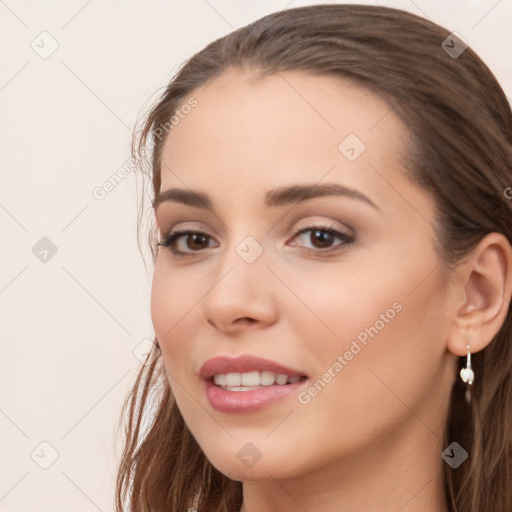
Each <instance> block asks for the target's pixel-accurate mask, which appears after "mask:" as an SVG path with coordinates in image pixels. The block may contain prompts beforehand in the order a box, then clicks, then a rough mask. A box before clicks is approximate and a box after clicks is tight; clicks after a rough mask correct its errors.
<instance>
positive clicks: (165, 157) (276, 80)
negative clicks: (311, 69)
mask: <svg viewBox="0 0 512 512" xmlns="http://www.w3.org/2000/svg"><path fill="white" fill-rule="evenodd" d="M190 96H192V97H193V98H194V99H195V100H196V102H197V105H196V106H195V107H194V108H193V109H187V112H188V113H187V114H184V115H182V116H181V117H180V121H179V123H177V124H176V125H175V126H174V127H173V129H172V130H171V132H170V133H169V135H168V137H167V140H166V142H165V145H164V148H163V153H162V169H161V173H162V184H161V189H162V190H165V189H167V188H169V187H171V186H181V187H182V186H183V184H184V183H185V184H186V185H187V186H189V187H191V188H194V189H205V188H209V189H210V190H211V189H212V188H219V185H224V186H225V187H237V188H238V189H240V187H244V186H246V187H252V188H253V190H257V187H265V188H272V186H280V185H285V184H287V183H297V181H305V182H311V181H318V180H319V179H321V178H322V176H323V175H325V174H326V173H328V172H330V170H332V169H335V173H337V175H338V176H341V177H345V178H346V179H348V180H349V181H351V182H352V184H353V185H356V184H357V183H358V182H360V180H361V179H362V178H363V177H364V175H365V174H366V175H368V169H367V168H368V165H369V164H372V165H373V166H374V167H375V168H377V169H380V170H382V172H386V171H387V170H388V169H390V168H395V169H396V167H397V165H398V162H399V159H400V155H401V154H402V152H403V151H404V148H405V146H406V143H407V130H406V127H405V126H404V125H403V123H402V122H401V121H400V119H399V118H398V117H397V116H396V115H395V114H394V112H393V111H392V109H391V107H390V106H389V105H388V104H387V103H386V102H385V101H384V100H382V99H381V98H379V97H378V96H377V95H375V94H373V93H371V92H369V91H368V90H367V89H366V88H363V87H361V86H359V85H357V84H355V83H353V82H350V81H343V80H340V79H339V78H335V77H328V76H318V75H308V74H305V73H299V72H281V73H277V74H272V75H268V76H265V77H263V78H260V77H257V76H256V75H255V74H254V73H252V72H249V71H242V70H235V69H231V70H228V71H226V72H225V73H223V74H222V75H221V76H220V77H218V78H216V79H215V80H213V81H212V82H211V83H209V84H207V86H206V87H203V88H199V89H196V90H195V91H193V92H192V93H191V95H190ZM185 101H187V100H185ZM178 110H179V109H178ZM354 157H355V158H354ZM365 169H366V171H365ZM330 177H332V173H331V175H330ZM183 182H184V183H183ZM225 190H229V188H225Z"/></svg>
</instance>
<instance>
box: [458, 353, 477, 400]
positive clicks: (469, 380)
mask: <svg viewBox="0 0 512 512" xmlns="http://www.w3.org/2000/svg"><path fill="white" fill-rule="evenodd" d="M466 347H467V348H468V355H467V359H466V368H462V370H461V371H460V378H461V379H462V381H463V382H465V383H466V384H467V385H468V386H467V389H466V402H467V403H470V402H471V392H470V391H469V386H471V384H473V381H474V380H475V373H474V372H473V370H472V369H471V352H470V351H469V345H466Z"/></svg>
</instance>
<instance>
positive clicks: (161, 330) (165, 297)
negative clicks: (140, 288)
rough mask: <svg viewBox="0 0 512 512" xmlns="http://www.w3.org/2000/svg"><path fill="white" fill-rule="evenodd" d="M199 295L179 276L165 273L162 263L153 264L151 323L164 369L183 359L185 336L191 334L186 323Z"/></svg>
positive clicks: (167, 271) (164, 266)
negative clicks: (170, 362)
mask: <svg viewBox="0 0 512 512" xmlns="http://www.w3.org/2000/svg"><path fill="white" fill-rule="evenodd" d="M171 276H172V277H171ZM200 292H201V291H200V290H197V289H195V288H194V287H192V286H190V283H188V284H187V283H186V282H185V281H184V280H183V279H180V274H179V272H176V273H173V272H172V271H170V270H169V269H167V268H166V265H165V261H163V262H158V261H157V264H156V265H155V270H154V274H153V282H152V286H151V320H152V323H153V328H154V330H155V334H156V337H157V339H158V341H159V344H160V347H161V349H162V356H163V359H164V362H166V367H168V364H167V363H168V362H169V361H171V360H172V361H174V359H175V357H177V358H179V357H182V358H184V357H185V356H186V355H187V354H186V353H185V352H184V350H183V348H184V347H186V346H187V345H189V344H188V343H187V342H188V340H187V337H186V335H185V332H188V337H189V338H190V336H191V334H192V332H190V331H189V329H190V326H189V325H188V324H187V322H189V321H190V320H189V319H190V318H191V317H192V313H193V309H192V308H193V306H194V304H196V303H197V301H198V300H199V299H200V297H201V293H200ZM187 328H188V329H187ZM171 356H172V357H171Z"/></svg>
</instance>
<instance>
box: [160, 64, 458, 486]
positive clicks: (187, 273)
mask: <svg viewBox="0 0 512 512" xmlns="http://www.w3.org/2000/svg"><path fill="white" fill-rule="evenodd" d="M192 96H193V98H195V100H196V102H197V104H195V106H194V107H193V108H190V109H189V108H187V109H183V112H186V114H183V113H182V116H181V117H180V120H179V123H177V124H175V125H174V127H173V129H172V130H171V132H170V133H169V136H168V138H167V141H166V143H165V146H164V150H163V155H162V169H161V172H162V182H161V190H160V192H161V194H162V193H165V192H166V191H169V190H171V189H173V190H176V189H179V190H181V191H183V192H182V193H181V194H179V193H174V194H171V195H168V196H167V200H163V201H161V202H160V203H159V204H158V207H157V210H156V219H157V225H158V230H159V233H160V237H161V239H162V240H163V239H164V238H165V237H166V236H167V235H168V234H169V233H170V232H172V231H174V230H187V231H191V232H194V233H196V234H192V235H190V234H189V235H187V234H184V235H183V234H182V235H181V236H179V237H178V238H177V239H175V241H174V243H173V244H172V245H171V246H168V247H163V246H162V247H160V248H159V251H158V256H157V259H156V267H155V272H154V280H153V287H152V297H151V314H152V320H153V325H154V328H155V333H156V336H157V338H158V341H159V344H160V347H161V349H162V357H163V362H164V365H165V368H166V371H167V376H168V380H169V383H170V385H171V387H172V390H173V393H174V395H175V397H176V401H177V404H178V406H179V409H180V411H181V413H182V415H183V417H184V419H185V422H186V423H187V425H188V427H189V429H190V430H191V432H192V434H193V435H194V437H195V438H196V440H197V442H198V443H199V445H200V446H201V448H202V449H203V450H204V452H205V454H206V456H207V457H208V458H209V459H210V461H211V462H212V463H213V465H214V466H215V467H216V468H217V469H219V470H220V471H221V472H223V473H224V474H226V475H228V476H229V477H230V478H232V479H234V480H258V479H268V478H290V477H294V476H297V475H300V474H305V473H308V472H311V471H314V470H316V469H320V468H321V467H325V466H326V465H332V464H343V462H344V461H347V462H348V461H349V460H352V461H353V459H354V457H361V456H364V454H365V453H368V454H369V453H370V452H372V453H374V454H375V453H379V450H384V449H385V448H386V447H385V445H386V442H387V441H389V440H390V439H394V437H392V436H396V435H401V436H403V439H404V442H405V440H406V439H409V438H410V436H411V435H412V434H411V433H412V432H414V433H415V434H417V433H418V432H421V433H422V434H421V435H423V436H424V437H428V436H430V438H429V439H431V440H433V441H434V440H435V439H434V435H432V433H429V432H427V430H428V428H430V429H431V430H432V431H436V432H439V433H441V432H442V430H441V429H442V428H443V426H444V422H445V416H446V413H447V407H448V402H447V400H448V397H449V390H450V388H451V385H452V384H453V381H454V378H455V364H456V357H455V356H453V355H451V354H449V353H448V351H447V348H446V332H447V325H448V318H447V313H446V311H447V300H448V298H447V293H446V287H445V284H446V282H447V275H448V274H447V270H446V267H445V265H444V264H443V262H442V261H441V260H440V259H439V258H438V256H437V254H436V252H435V250H434V239H435V237H436V232H435V229H434V221H433V217H434V204H433V201H432V200H431V199H430V197H429V196H428V195H427V194H426V192H424V191H423V190H422V189H420V188H418V187H417V186H416V185H414V184H413V183H412V182H409V181H408V180H407V179H406V178H405V177H404V175H403V174H402V173H403V172H404V169H403V168H402V167H401V165H400V162H399V157H400V154H401V153H403V152H405V150H406V144H407V141H408V130H407V127H406V126H404V124H403V123H401V122H400V121H399V119H398V117H396V116H395V114H394V113H393V111H392V109H391V108H390V107H389V106H388V105H387V104H385V103H384V102H382V101H381V100H380V99H378V98H377V97H375V96H374V95H372V94H370V93H369V92H366V91H365V90H363V89H361V88H360V87H358V86H356V85H353V84H351V83H344V82H342V81H339V80H336V79H334V78H329V77H318V76H311V75H310V76H307V75H305V74H300V73H295V72H293V73H292V72H286V73H282V74H279V75H273V76H268V77H266V78H263V79H257V78H255V76H254V75H253V74H250V73H243V72H241V71H234V70H229V71H228V72H225V73H224V74H223V75H222V76H221V77H219V78H217V79H216V80H215V81H213V82H212V83H211V84H209V85H208V86H207V87H206V88H204V89H201V90H197V91H195V92H194V93H193V94H192ZM313 186H314V187H315V188H314V189H313V190H311V189H310V187H313ZM295 187H300V190H299V189H296V190H295V192H296V193H294V189H295ZM303 187H304V188H303ZM194 193H195V194H197V195H195V196H194ZM190 194H192V195H193V197H192V199H193V198H194V197H195V198H196V201H193V200H191V198H190ZM199 195H200V196H199ZM203 195H204V196H203ZM171 196H172V197H171ZM205 196H207V197H205ZM326 230H327V231H326ZM299 231H300V232H301V233H299V234H298V232H299ZM172 249H174V250H176V251H179V253H176V254H175V253H174V252H173V250H172ZM219 357H220V358H224V359H217V360H215V359H214V358H219ZM238 358H241V359H238ZM255 358H258V359H255ZM212 359H214V360H213V361H211V360H212ZM261 359H264V360H265V361H261ZM278 375H281V376H280V377H278ZM283 375H285V376H286V377H283ZM276 379H277V382H275V381H276ZM215 382H217V384H215ZM411 411H414V414H413V413H412V412H411ZM420 418H421V420H420ZM426 425H428V426H429V427H427V426H426ZM425 433H426V434H427V436H425ZM408 436H409V437H408ZM412 437H414V436H412ZM416 438H417V436H416ZM385 440H386V442H385ZM441 450H442V448H441ZM439 456H440V451H439V452H438V453H437V454H436V457H438V458H440V457H439ZM352 467H353V466H352ZM270 475H271V476H270Z"/></svg>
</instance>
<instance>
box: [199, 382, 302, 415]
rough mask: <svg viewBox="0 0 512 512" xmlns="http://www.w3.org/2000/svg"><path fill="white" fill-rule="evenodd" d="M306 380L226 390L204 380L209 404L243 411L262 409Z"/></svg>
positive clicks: (287, 394)
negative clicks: (242, 389) (245, 389)
mask: <svg viewBox="0 0 512 512" xmlns="http://www.w3.org/2000/svg"><path fill="white" fill-rule="evenodd" d="M305 382H306V380H300V381H299V382H295V383H294V384H284V385H282V386H281V385H279V384H273V385H272V386H265V387H262V388H258V389H254V390H252V391H228V390H227V389H222V388H221V387H219V386H216V385H215V384H213V382H211V381H206V396H207V398H208V402H209V403H210V405H211V406H212V407H213V408H214V409H216V410H217V411H220V412H229V413H243V412H253V411H259V410H261V409H264V408H265V407H267V406H269V405H270V404H272V403H273V402H276V401H277V400H281V399H282V398H286V397H288V396H290V395H291V394H293V393H294V392H296V391H297V389H299V388H300V387H302V386H303V385H304V383H305Z"/></svg>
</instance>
